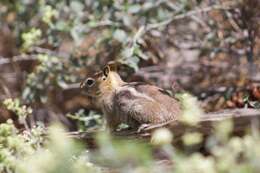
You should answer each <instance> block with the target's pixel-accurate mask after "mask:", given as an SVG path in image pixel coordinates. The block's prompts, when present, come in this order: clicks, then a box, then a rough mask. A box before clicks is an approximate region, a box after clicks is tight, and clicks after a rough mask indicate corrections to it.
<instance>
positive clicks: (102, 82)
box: [80, 63, 124, 97]
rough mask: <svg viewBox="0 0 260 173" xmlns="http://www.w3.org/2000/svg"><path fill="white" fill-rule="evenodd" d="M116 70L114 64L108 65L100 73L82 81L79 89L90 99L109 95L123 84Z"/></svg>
mask: <svg viewBox="0 0 260 173" xmlns="http://www.w3.org/2000/svg"><path fill="white" fill-rule="evenodd" d="M116 70H117V66H116V64H113V63H109V64H107V65H106V66H105V67H104V68H103V70H102V71H100V72H97V73H95V74H94V75H92V76H89V77H87V78H86V79H85V80H84V81H82V82H81V84H80V88H82V89H84V91H85V92H86V93H87V95H89V96H91V97H101V96H102V95H106V94H109V93H111V92H113V91H114V90H115V89H117V88H118V87H119V86H121V85H122V84H124V82H123V80H122V79H121V77H120V76H119V74H118V73H117V71H116Z"/></svg>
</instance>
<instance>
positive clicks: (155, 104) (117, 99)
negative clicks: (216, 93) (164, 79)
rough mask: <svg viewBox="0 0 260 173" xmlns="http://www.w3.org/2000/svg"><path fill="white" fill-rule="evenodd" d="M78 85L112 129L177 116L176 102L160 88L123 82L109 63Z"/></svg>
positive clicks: (136, 127) (152, 122)
mask: <svg viewBox="0 0 260 173" xmlns="http://www.w3.org/2000/svg"><path fill="white" fill-rule="evenodd" d="M81 88H82V89H83V90H84V91H85V92H86V93H87V95H88V96H90V97H92V98H93V99H94V101H95V104H96V105H98V107H99V108H100V109H101V110H102V112H103V113H104V115H105V117H106V120H107V124H108V126H109V128H110V129H111V130H112V131H115V130H116V129H117V127H118V125H119V124H122V123H123V124H127V125H128V126H129V127H130V128H131V129H140V127H142V125H155V124H159V123H165V122H168V121H171V120H175V119H177V118H178V116H179V115H180V112H181V111H180V110H181V109H180V104H179V102H178V101H177V100H176V99H174V98H173V97H171V96H169V95H168V94H167V92H165V91H164V90H163V89H161V88H159V87H156V86H153V85H149V84H145V83H139V82H131V83H127V82H124V81H123V80H122V79H121V77H120V76H119V74H118V73H117V71H116V70H115V69H114V68H113V67H112V66H111V65H107V66H105V68H104V69H103V71H101V72H98V73H96V74H94V75H93V76H91V77H88V78H86V79H85V80H84V81H83V82H82V83H81Z"/></svg>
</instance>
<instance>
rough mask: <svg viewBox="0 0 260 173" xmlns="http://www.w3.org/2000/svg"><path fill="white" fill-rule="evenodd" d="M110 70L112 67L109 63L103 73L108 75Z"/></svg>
mask: <svg viewBox="0 0 260 173" xmlns="http://www.w3.org/2000/svg"><path fill="white" fill-rule="evenodd" d="M109 72H110V67H109V66H108V65H107V66H105V67H104V69H103V74H104V75H105V76H106V77H107V76H108V74H109Z"/></svg>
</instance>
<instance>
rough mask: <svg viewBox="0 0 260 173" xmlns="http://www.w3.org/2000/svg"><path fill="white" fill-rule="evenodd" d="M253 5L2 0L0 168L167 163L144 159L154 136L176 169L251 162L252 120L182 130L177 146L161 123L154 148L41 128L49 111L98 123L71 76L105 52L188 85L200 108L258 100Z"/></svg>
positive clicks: (259, 17) (255, 156)
mask: <svg viewBox="0 0 260 173" xmlns="http://www.w3.org/2000/svg"><path fill="white" fill-rule="evenodd" d="M259 9H260V3H259V2H258V0H239V1H232V0H216V1H211V0H191V1H187V0H147V1H145V0H96V1H95V0H74V1H68V0H20V1H15V0H1V1H0V102H1V103H2V104H0V122H1V123H2V124H0V172H8V173H9V172H43V173H45V172H86V171H89V172H98V171H112V170H109V169H108V168H107V167H111V169H112V168H117V170H118V171H119V172H158V171H160V170H162V169H163V170H165V171H169V172H171V171H172V169H173V168H172V167H171V166H166V165H168V164H165V163H163V164H160V163H159V164H158V162H156V161H155V160H154V156H152V155H153V152H154V150H157V147H158V146H157V144H159V145H160V147H159V148H160V150H162V151H163V152H165V153H167V154H166V155H168V156H170V159H168V160H173V162H174V165H175V166H174V171H175V172H188V171H193V172H196V171H197V172H259V169H260V168H259V166H258V165H257V162H259V156H260V153H259V151H258V149H257V145H256V144H257V143H259V134H258V132H257V133H256V132H254V130H253V132H254V133H253V135H252V134H251V133H249V134H248V135H246V136H244V137H241V138H238V137H231V136H229V135H228V134H226V133H228V132H225V131H221V130H220V131H221V132H220V134H222V133H223V134H224V135H223V134H222V135H219V134H218V130H216V131H217V132H216V134H215V135H212V137H209V139H207V140H206V141H207V142H206V144H204V143H203V142H202V141H201V138H202V136H201V135H200V134H198V133H187V135H185V136H183V138H182V139H183V141H184V143H185V144H189V145H192V147H184V149H181V150H180V151H179V150H177V149H176V148H173V147H172V146H170V145H168V143H169V142H170V141H171V140H168V139H167V138H171V135H169V134H168V132H167V131H162V132H163V133H160V132H158V133H157V134H161V135H159V137H158V138H159V139H160V138H161V137H163V139H162V141H166V144H164V143H163V144H161V142H155V144H154V145H155V147H154V146H151V145H147V144H145V143H144V144H143V143H141V144H140V141H138V142H137V141H117V140H115V141H114V140H113V139H111V138H110V136H109V135H107V134H100V136H98V137H97V140H94V141H98V142H97V143H99V145H100V146H99V149H98V150H94V152H93V153H92V150H91V151H86V149H85V148H84V147H83V146H80V145H78V144H74V142H73V141H71V139H68V138H67V137H66V135H65V136H64V135H62V134H63V132H62V133H61V134H60V132H59V130H58V132H57V127H56V126H54V128H51V130H50V132H47V130H46V127H47V126H48V125H49V124H50V123H53V122H59V123H61V124H63V125H64V126H65V127H66V129H67V130H70V131H87V130H93V129H104V120H103V117H102V114H100V110H98V109H97V108H96V107H95V105H94V104H93V103H92V101H91V100H90V99H89V98H87V97H86V96H84V95H83V94H82V93H81V92H80V89H79V83H80V81H81V80H82V79H84V78H85V77H86V76H87V75H88V74H91V73H93V72H94V71H97V70H99V69H100V68H102V66H103V65H105V64H106V63H107V62H109V61H111V60H114V61H117V62H120V63H121V64H122V67H124V69H123V70H122V71H121V72H120V73H121V75H122V77H123V78H124V79H125V80H126V81H145V82H149V83H152V84H156V85H158V86H160V87H163V88H165V89H168V90H170V91H171V92H173V94H175V93H177V92H179V91H182V90H186V91H188V92H190V93H191V94H193V95H195V96H196V97H197V98H198V99H199V103H198V104H199V105H200V106H201V107H203V109H204V110H206V111H213V110H219V109H223V108H237V107H253V108H259V105H260V104H259V103H260V102H259V100H260V87H259V86H260V85H259V82H260V77H259V76H260V71H259V69H260V68H259V65H260V63H259V55H260V39H259V34H260V31H259V28H260V27H259V26H260V23H259V21H260V14H259V13H260V10H259ZM186 96H187V95H184V97H183V98H184V100H183V102H184V103H185V105H186V106H185V109H187V111H186V112H187V113H186V114H187V117H188V119H190V118H189V114H191V113H194V112H197V113H199V112H200V111H201V110H199V108H198V107H197V108H196V107H195V108H194V107H192V106H187V105H189V102H188V101H189V100H190V97H186ZM10 98H13V99H10ZM191 100H193V99H191ZM193 101H194V100H193ZM191 105H194V104H193V103H191ZM195 105H197V104H195ZM185 117H186V116H185ZM8 119H9V120H8ZM10 119H12V121H10ZM7 120H8V121H7ZM226 126H227V127H226ZM231 127H232V125H230V124H228V123H227V125H224V126H223V127H222V129H225V128H227V129H232V128H231ZM55 129H56V130H55ZM58 129H59V128H58ZM249 131H250V130H249ZM46 133H50V137H49V138H50V139H49V138H48V139H47V138H46ZM57 134H60V135H57ZM167 134H168V135H167ZM173 136H174V134H173ZM223 136H226V137H223ZM173 138H174V137H173ZM222 138H223V139H222ZM153 139H157V137H156V133H155V137H154V138H153ZM64 141H66V142H64ZM70 141H71V142H70ZM167 141H168V142H167ZM193 143H196V144H199V143H203V145H205V146H207V147H208V149H207V152H206V153H207V154H204V153H203V154H202V153H201V152H199V149H198V147H194V145H195V144H193ZM207 147H206V148H207ZM191 148H192V149H191ZM129 151H130V152H129ZM190 151H192V152H190ZM209 153H210V154H209ZM227 153H230V154H228V156H227ZM93 156H97V157H93ZM172 157H173V158H172ZM35 158H36V159H35ZM154 162H156V163H154ZM50 163H51V164H50ZM32 165H34V166H32ZM64 165H66V166H68V167H66V166H64ZM108 165H109V166H108ZM231 165H232V166H231ZM231 168H232V169H231Z"/></svg>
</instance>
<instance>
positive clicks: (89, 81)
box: [86, 78, 95, 87]
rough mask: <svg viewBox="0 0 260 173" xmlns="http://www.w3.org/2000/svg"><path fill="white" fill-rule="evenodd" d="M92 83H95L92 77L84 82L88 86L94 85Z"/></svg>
mask: <svg viewBox="0 0 260 173" xmlns="http://www.w3.org/2000/svg"><path fill="white" fill-rule="evenodd" d="M94 83H95V80H94V79H92V78H88V79H87V81H86V84H87V85H88V86H89V87H90V86H92V85H94Z"/></svg>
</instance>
